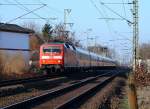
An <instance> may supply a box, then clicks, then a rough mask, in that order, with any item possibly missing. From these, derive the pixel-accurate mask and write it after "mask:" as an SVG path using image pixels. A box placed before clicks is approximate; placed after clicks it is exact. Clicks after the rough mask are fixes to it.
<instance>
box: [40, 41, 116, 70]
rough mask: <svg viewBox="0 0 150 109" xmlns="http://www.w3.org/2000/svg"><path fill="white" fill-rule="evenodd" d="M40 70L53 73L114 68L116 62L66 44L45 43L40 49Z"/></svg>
mask: <svg viewBox="0 0 150 109" xmlns="http://www.w3.org/2000/svg"><path fill="white" fill-rule="evenodd" d="M39 63H40V68H42V69H49V70H52V71H53V72H54V71H56V70H58V71H60V70H66V69H67V70H68V69H72V70H73V69H89V68H99V67H101V66H116V62H115V61H113V60H112V59H110V58H106V57H103V56H100V55H97V54H95V53H92V52H89V51H86V50H83V49H81V48H78V47H75V46H73V45H70V44H68V43H49V44H48V43H47V44H43V45H41V47H40V59H39Z"/></svg>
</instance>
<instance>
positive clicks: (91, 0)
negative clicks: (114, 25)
mask: <svg viewBox="0 0 150 109" xmlns="http://www.w3.org/2000/svg"><path fill="white" fill-rule="evenodd" d="M90 2H91V4H92V5H93V6H94V7H95V9H96V10H97V11H98V13H99V14H100V15H101V16H102V17H103V18H104V17H105V15H104V14H103V13H102V12H101V10H100V9H99V8H98V7H97V5H96V4H95V3H94V1H93V0H90ZM105 23H106V25H107V28H108V31H109V33H110V35H111V34H112V32H111V28H110V25H109V23H108V20H105Z"/></svg>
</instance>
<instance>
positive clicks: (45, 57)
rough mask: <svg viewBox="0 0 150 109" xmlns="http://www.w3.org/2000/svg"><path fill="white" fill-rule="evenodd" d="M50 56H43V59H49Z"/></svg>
mask: <svg viewBox="0 0 150 109" xmlns="http://www.w3.org/2000/svg"><path fill="white" fill-rule="evenodd" d="M49 58H50V57H49V56H42V59H49Z"/></svg>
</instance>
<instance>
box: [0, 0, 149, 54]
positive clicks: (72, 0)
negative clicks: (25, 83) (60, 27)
mask: <svg viewBox="0 0 150 109" xmlns="http://www.w3.org/2000/svg"><path fill="white" fill-rule="evenodd" d="M17 1H19V2H20V3H27V4H29V3H35V4H39V3H41V2H42V3H45V4H47V5H48V7H44V8H42V9H40V10H38V11H36V12H35V13H37V14H38V15H40V16H42V17H57V18H58V19H57V20H56V21H50V22H52V23H53V24H57V23H59V22H63V18H64V13H63V12H64V9H67V8H69V9H72V11H71V14H70V15H69V16H68V19H67V20H68V22H72V23H74V26H73V27H72V28H68V29H70V30H72V31H76V33H77V37H76V38H77V39H79V40H82V39H85V38H86V36H87V34H86V33H87V32H88V35H89V37H95V36H97V40H96V43H98V44H104V45H108V46H111V47H112V48H113V47H115V48H116V50H118V51H119V52H120V53H128V52H131V50H129V51H123V50H122V49H126V48H131V41H129V40H132V33H131V32H132V27H131V26H129V25H128V24H127V23H126V21H118V20H115V21H114V20H113V21H112V20H111V21H106V20H100V19H98V18H103V17H113V18H119V17H118V16H117V15H115V14H113V13H112V12H111V11H110V10H108V9H107V8H106V7H105V6H103V5H101V4H100V2H99V1H103V2H107V3H109V2H117V3H121V2H122V1H124V2H125V3H127V2H128V1H129V2H131V1H132V0H113V1H110V0H17ZM91 1H94V3H92V2H91ZM7 3H16V1H15V0H0V4H7ZM94 4H96V6H97V7H98V9H99V12H98V10H97V9H96V8H95V7H94ZM149 4H150V1H149V0H142V1H140V2H139V5H140V9H139V18H140V19H139V21H140V29H139V30H140V43H142V42H149V41H150V31H149V28H150V23H149V19H150V14H149V13H148V11H149V10H150V8H149ZM106 6H108V7H109V8H111V9H113V10H114V11H115V12H117V13H119V14H120V15H121V16H123V17H125V18H127V19H129V20H131V21H132V15H131V7H132V5H124V6H125V12H124V6H123V5H121V4H120V5H110V4H106ZM26 7H27V8H29V9H30V10H33V9H35V8H38V7H40V5H37V6H26ZM24 13H26V11H25V10H23V9H20V8H19V6H18V7H17V6H11V5H10V6H7V5H0V20H1V21H2V22H7V21H10V20H11V19H14V18H15V17H17V16H20V15H22V14H24ZM25 17H26V18H29V17H32V18H33V17H34V18H38V17H37V16H35V15H33V14H29V15H27V16H25ZM25 17H24V18H25ZM23 22H35V23H37V24H39V25H43V24H44V23H45V22H46V21H45V20H41V19H36V20H29V19H28V20H26V19H17V20H16V21H13V22H10V23H17V24H22V23H23ZM89 28H90V29H92V31H90V32H89V31H88V29H89ZM122 38H125V39H128V40H124V41H119V40H118V41H109V40H112V39H113V40H116V39H122ZM94 42H95V41H91V43H94ZM108 42H109V44H108ZM83 43H84V44H86V41H83Z"/></svg>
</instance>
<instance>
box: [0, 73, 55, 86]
mask: <svg viewBox="0 0 150 109" xmlns="http://www.w3.org/2000/svg"><path fill="white" fill-rule="evenodd" d="M52 78H53V76H52V77H49V76H48V75H44V76H37V77H30V78H23V79H12V80H3V81H0V87H4V86H9V85H16V84H24V83H30V82H36V81H40V80H45V79H52Z"/></svg>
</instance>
